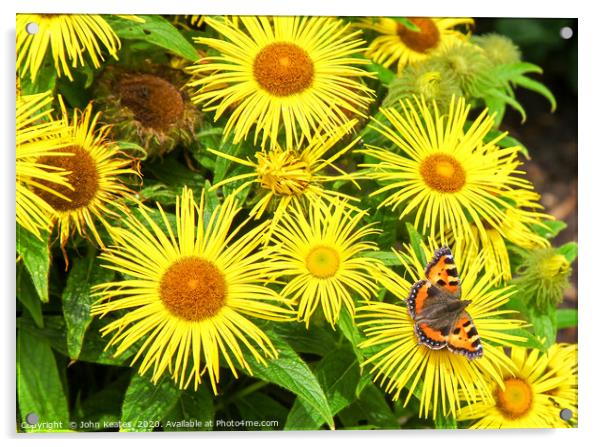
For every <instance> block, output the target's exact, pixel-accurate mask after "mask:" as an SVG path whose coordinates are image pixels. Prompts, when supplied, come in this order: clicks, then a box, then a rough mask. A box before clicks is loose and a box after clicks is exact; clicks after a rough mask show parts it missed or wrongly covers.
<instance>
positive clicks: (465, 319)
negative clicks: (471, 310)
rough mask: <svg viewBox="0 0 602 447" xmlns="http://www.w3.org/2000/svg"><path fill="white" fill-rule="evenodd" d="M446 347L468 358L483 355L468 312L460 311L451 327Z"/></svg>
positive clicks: (475, 329)
mask: <svg viewBox="0 0 602 447" xmlns="http://www.w3.org/2000/svg"><path fill="white" fill-rule="evenodd" d="M447 348H448V349H449V350H450V351H452V352H455V353H457V354H462V355H465V356H466V357H468V359H469V360H472V359H475V358H478V357H482V356H483V345H482V344H481V338H480V337H479V333H478V332H477V328H476V327H475V325H474V323H473V321H472V318H471V317H470V315H469V314H468V312H462V314H460V317H459V318H458V319H457V320H456V322H455V323H454V325H453V327H452V328H451V330H450V332H449V335H448V339H447Z"/></svg>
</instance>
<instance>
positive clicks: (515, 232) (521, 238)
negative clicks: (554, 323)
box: [450, 189, 554, 281]
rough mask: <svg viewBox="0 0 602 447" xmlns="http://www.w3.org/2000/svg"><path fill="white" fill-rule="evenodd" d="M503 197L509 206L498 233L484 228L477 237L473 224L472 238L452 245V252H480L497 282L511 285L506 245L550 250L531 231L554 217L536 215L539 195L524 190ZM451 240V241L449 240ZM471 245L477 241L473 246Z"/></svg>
mask: <svg viewBox="0 0 602 447" xmlns="http://www.w3.org/2000/svg"><path fill="white" fill-rule="evenodd" d="M504 197H505V198H507V199H510V204H511V205H512V206H509V207H508V208H506V209H505V210H504V216H505V217H504V219H503V220H502V222H501V226H500V228H499V229H498V230H495V229H492V228H488V227H486V228H485V233H484V234H483V233H480V232H479V231H478V228H477V226H476V225H475V224H471V226H470V229H471V231H472V235H473V238H472V239H469V240H465V239H459V240H457V241H454V243H453V248H454V250H456V249H457V250H461V251H465V250H475V252H477V251H483V254H484V255H485V268H486V269H487V270H491V271H492V272H493V274H494V275H495V276H499V278H500V281H510V280H511V279H512V271H511V268H510V258H509V254H508V243H510V244H513V245H516V246H518V247H521V248H525V249H533V248H536V247H539V248H541V247H549V246H550V242H549V241H548V240H547V239H546V238H545V237H543V236H541V235H540V234H538V233H536V232H535V231H533V229H534V228H537V227H540V228H541V227H543V224H542V221H543V220H552V219H554V217H553V216H550V215H548V214H545V213H542V212H541V211H539V210H540V209H542V208H543V207H542V206H541V205H540V204H539V202H538V201H539V194H537V193H536V192H534V191H528V190H525V189H515V190H511V191H508V192H506V193H505V194H504ZM450 239H453V238H452V237H450ZM470 241H476V244H474V245H472V244H471V243H470Z"/></svg>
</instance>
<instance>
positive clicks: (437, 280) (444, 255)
mask: <svg viewBox="0 0 602 447" xmlns="http://www.w3.org/2000/svg"><path fill="white" fill-rule="evenodd" d="M425 274H426V279H428V280H429V281H430V282H431V283H432V284H436V285H437V286H439V287H441V288H443V289H445V290H447V291H448V292H449V293H451V294H452V295H456V296H457V295H460V277H459V276H458V269H457V267H456V261H454V257H453V256H452V253H451V250H450V249H449V248H448V247H441V248H439V249H437V250H436V251H435V255H434V256H433V260H432V261H431V262H429V264H428V265H427V266H426V270H425Z"/></svg>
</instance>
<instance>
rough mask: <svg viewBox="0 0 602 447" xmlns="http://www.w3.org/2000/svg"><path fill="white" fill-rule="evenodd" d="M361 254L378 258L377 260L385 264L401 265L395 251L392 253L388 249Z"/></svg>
mask: <svg viewBox="0 0 602 447" xmlns="http://www.w3.org/2000/svg"><path fill="white" fill-rule="evenodd" d="M363 256H365V257H366V258H374V259H378V260H379V261H382V263H383V264H384V265H387V266H391V265H401V261H400V260H399V258H398V257H397V256H396V255H395V253H392V252H390V251H369V252H366V253H364V254H363Z"/></svg>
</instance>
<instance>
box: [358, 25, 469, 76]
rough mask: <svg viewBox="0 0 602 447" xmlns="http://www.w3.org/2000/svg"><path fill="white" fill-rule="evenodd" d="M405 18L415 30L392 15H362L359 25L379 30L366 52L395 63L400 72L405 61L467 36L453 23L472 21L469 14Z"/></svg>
mask: <svg viewBox="0 0 602 447" xmlns="http://www.w3.org/2000/svg"><path fill="white" fill-rule="evenodd" d="M408 20H409V21H410V22H411V23H412V24H413V25H415V26H416V27H417V28H418V30H412V29H410V28H409V27H407V26H406V25H404V24H403V23H402V22H401V21H399V20H396V19H394V18H388V17H382V18H379V19H373V18H370V17H367V18H365V19H363V20H362V21H361V22H360V27H362V28H365V29H372V30H374V31H376V32H377V33H379V34H380V35H379V36H378V37H376V38H375V39H374V40H373V41H372V42H371V43H370V46H369V47H368V50H367V51H366V56H367V57H369V58H371V59H372V60H373V61H374V62H376V63H378V64H382V65H383V66H384V67H387V68H388V67H390V66H391V65H393V64H394V63H397V72H398V73H400V72H401V70H403V68H404V67H405V66H406V65H408V64H414V63H416V62H420V61H423V60H425V59H427V58H428V57H429V56H430V55H431V54H432V53H433V52H435V51H437V50H438V49H439V48H442V47H444V46H446V45H448V44H449V43H453V42H455V41H457V40H466V39H467V38H468V36H467V35H466V34H464V33H461V32H460V31H458V30H455V29H454V27H456V26H458V25H473V24H474V21H473V19H470V18H428V17H414V18H409V19H408Z"/></svg>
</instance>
